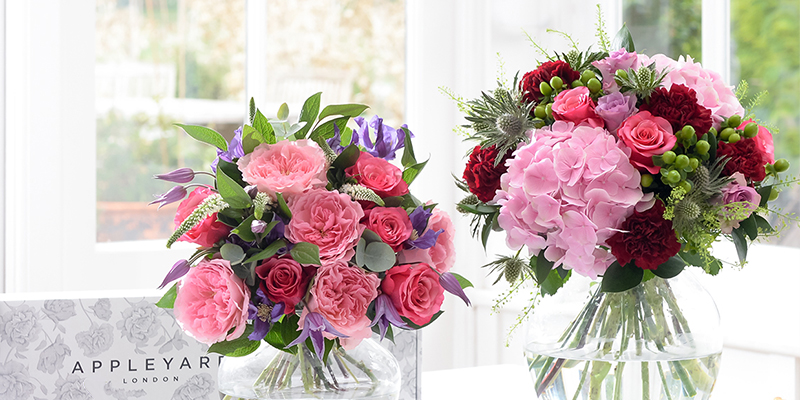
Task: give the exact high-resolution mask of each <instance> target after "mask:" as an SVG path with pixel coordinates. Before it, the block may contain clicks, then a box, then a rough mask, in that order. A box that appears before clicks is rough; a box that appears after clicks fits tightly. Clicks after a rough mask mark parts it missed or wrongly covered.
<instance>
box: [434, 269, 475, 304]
mask: <svg viewBox="0 0 800 400" xmlns="http://www.w3.org/2000/svg"><path fill="white" fill-rule="evenodd" d="M439 284H440V285H442V288H444V290H447V291H448V292H450V293H452V294H454V295H456V296H458V297H460V298H461V300H464V303H467V305H468V306H469V305H471V303H470V301H469V298H467V294H466V293H464V289H462V288H461V284H460V283H459V282H458V279H456V277H455V275H453V274H451V273H449V272H445V273H443V274H441V275H439Z"/></svg>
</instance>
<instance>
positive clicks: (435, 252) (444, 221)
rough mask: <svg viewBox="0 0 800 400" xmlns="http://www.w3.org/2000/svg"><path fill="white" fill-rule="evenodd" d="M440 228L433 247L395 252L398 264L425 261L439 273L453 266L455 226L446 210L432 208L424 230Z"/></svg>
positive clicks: (454, 258) (454, 259) (454, 260)
mask: <svg viewBox="0 0 800 400" xmlns="http://www.w3.org/2000/svg"><path fill="white" fill-rule="evenodd" d="M440 229H442V230H443V232H442V233H441V234H439V237H438V238H436V244H434V245H433V247H431V248H429V249H416V248H415V249H407V250H403V251H401V252H399V253H397V262H398V263H400V264H409V263H426V264H428V265H431V266H433V267H434V268H436V270H437V271H439V272H440V273H445V272H447V271H449V270H450V269H451V268H453V265H455V263H456V249H455V236H456V232H455V226H454V225H453V221H451V220H450V216H449V215H447V213H446V212H444V211H442V210H440V209H438V208H434V209H433V215H431V217H430V218H429V219H428V227H427V228H425V232H427V231H430V230H433V231H438V230H440ZM423 234H424V232H423ZM420 236H421V235H420Z"/></svg>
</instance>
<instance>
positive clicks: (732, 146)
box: [717, 139, 769, 182]
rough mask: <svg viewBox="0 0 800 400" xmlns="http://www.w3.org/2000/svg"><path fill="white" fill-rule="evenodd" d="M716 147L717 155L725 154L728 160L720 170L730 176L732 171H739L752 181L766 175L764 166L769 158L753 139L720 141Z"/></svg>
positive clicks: (761, 178) (761, 179)
mask: <svg viewBox="0 0 800 400" xmlns="http://www.w3.org/2000/svg"><path fill="white" fill-rule="evenodd" d="M717 146H719V147H718V148H717V157H722V156H727V157H728V162H727V163H726V164H725V168H724V169H723V170H722V172H723V173H724V174H725V175H728V176H731V175H733V173H734V172H741V173H742V175H744V176H745V178H747V179H749V180H750V181H753V182H761V181H763V180H764V178H766V177H767V172H766V171H765V170H764V166H765V165H766V164H767V163H768V162H769V158H768V156H767V154H766V153H764V151H763V150H761V149H760V148H759V147H758V143H756V141H755V140H754V139H741V140H739V141H738V142H736V143H726V142H723V141H720V142H719V144H718V145H717Z"/></svg>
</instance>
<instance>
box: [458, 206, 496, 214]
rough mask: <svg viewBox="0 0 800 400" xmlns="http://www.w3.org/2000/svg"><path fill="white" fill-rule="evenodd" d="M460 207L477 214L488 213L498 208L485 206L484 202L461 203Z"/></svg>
mask: <svg viewBox="0 0 800 400" xmlns="http://www.w3.org/2000/svg"><path fill="white" fill-rule="evenodd" d="M461 208H463V209H464V210H465V211H467V212H469V213H472V214H478V215H490V214H494V213H496V212H497V211H498V210H500V207H493V206H487V205H485V204H462V205H461Z"/></svg>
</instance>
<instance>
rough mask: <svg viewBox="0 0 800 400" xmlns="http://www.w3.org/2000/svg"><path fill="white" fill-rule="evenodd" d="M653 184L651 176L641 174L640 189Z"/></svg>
mask: <svg viewBox="0 0 800 400" xmlns="http://www.w3.org/2000/svg"><path fill="white" fill-rule="evenodd" d="M652 184H653V175H650V174H642V187H650V185H652Z"/></svg>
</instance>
